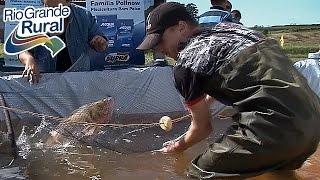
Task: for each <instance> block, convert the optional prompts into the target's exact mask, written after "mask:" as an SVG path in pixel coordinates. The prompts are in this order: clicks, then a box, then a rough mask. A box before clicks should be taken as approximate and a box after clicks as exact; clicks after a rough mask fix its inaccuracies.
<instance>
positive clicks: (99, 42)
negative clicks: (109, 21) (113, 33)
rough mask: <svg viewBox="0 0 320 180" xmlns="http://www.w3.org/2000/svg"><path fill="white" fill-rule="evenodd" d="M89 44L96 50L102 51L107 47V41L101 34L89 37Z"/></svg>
mask: <svg viewBox="0 0 320 180" xmlns="http://www.w3.org/2000/svg"><path fill="white" fill-rule="evenodd" d="M90 44H91V45H92V46H93V47H94V49H95V50H96V51H98V52H102V51H104V50H106V49H107V47H108V44H109V43H108V41H107V40H106V39H105V38H103V37H102V36H100V35H96V36H94V37H93V38H92V39H91V41H90Z"/></svg>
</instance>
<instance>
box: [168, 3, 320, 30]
mask: <svg viewBox="0 0 320 180" xmlns="http://www.w3.org/2000/svg"><path fill="white" fill-rule="evenodd" d="M169 1H172V0H167V2H169ZM175 1H176V2H180V3H183V4H188V3H194V4H196V5H197V7H198V9H199V15H200V14H201V13H203V12H205V11H207V10H208V9H209V7H210V0H197V1H190V0H175ZM230 2H231V3H232V6H233V9H238V10H240V12H241V14H242V19H241V22H242V23H243V24H244V25H246V26H249V27H251V26H255V25H263V26H273V25H287V24H320V0H230Z"/></svg>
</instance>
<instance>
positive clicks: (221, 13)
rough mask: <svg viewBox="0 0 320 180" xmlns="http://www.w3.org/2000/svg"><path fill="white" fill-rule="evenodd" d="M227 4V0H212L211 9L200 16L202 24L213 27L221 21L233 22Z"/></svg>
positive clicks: (204, 26)
mask: <svg viewBox="0 0 320 180" xmlns="http://www.w3.org/2000/svg"><path fill="white" fill-rule="evenodd" d="M227 4H228V1H227V0H211V5H212V7H211V8H210V9H211V10H210V11H207V12H205V13H203V14H202V15H200V16H199V24H200V26H201V27H203V28H212V27H213V26H215V25H216V24H218V23H219V22H233V18H232V15H231V13H230V12H228V11H227V10H226V8H227Z"/></svg>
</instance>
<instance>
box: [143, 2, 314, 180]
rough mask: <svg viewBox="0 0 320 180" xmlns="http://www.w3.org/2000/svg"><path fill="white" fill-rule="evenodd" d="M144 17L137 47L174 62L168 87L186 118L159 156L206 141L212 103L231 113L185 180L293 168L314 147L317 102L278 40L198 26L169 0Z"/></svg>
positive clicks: (227, 26) (228, 27)
mask: <svg viewBox="0 0 320 180" xmlns="http://www.w3.org/2000/svg"><path fill="white" fill-rule="evenodd" d="M149 17H150V18H149V19H150V21H149V22H148V25H147V27H148V28H147V35H146V37H145V39H144V41H143V42H142V43H141V44H140V46H139V47H138V49H140V50H147V49H155V50H156V51H158V52H161V53H164V54H165V55H167V56H169V57H171V58H173V59H174V60H176V64H175V67H174V69H173V75H174V83H175V86H176V89H177V90H178V91H179V93H180V94H181V95H182V96H183V97H184V100H185V106H186V107H187V108H188V109H189V111H190V113H191V116H192V118H191V125H190V127H189V129H188V131H187V132H186V134H185V136H184V137H183V138H181V139H179V140H177V141H175V140H173V141H168V142H166V143H164V144H163V149H162V151H163V152H165V153H176V152H182V151H185V150H187V149H188V148H190V147H191V146H193V145H195V144H197V143H198V142H200V141H202V140H204V139H205V138H207V137H208V136H209V134H210V133H212V130H213V127H214V125H215V124H213V125H212V124H211V123H212V122H211V117H210V116H211V114H210V104H212V103H213V102H214V101H220V102H221V103H223V104H225V105H228V106H232V107H234V108H235V109H236V110H237V113H236V114H235V115H234V116H233V117H232V119H233V121H234V124H233V125H232V126H231V127H229V129H228V130H227V132H226V133H225V134H224V135H223V136H222V137H221V138H220V139H218V140H216V141H215V142H214V143H212V144H211V145H210V146H209V147H208V149H207V150H206V151H205V152H203V153H202V154H200V155H199V156H197V157H196V158H194V159H193V161H192V163H191V165H190V167H189V168H188V173H187V174H188V176H189V177H192V178H196V179H214V178H223V177H237V176H241V178H243V177H249V176H255V175H259V174H262V173H265V172H268V171H275V170H294V169H297V168H300V167H301V165H302V164H303V163H304V161H305V160H306V159H307V158H308V157H309V156H310V155H311V154H313V153H314V152H315V151H316V150H317V148H318V145H319V140H320V131H319V129H318V128H316V127H320V121H319V117H320V99H319V97H318V96H317V95H316V94H315V93H314V92H313V91H312V89H311V88H310V87H309V86H308V83H307V81H306V79H305V78H304V77H303V76H302V75H301V74H300V73H299V72H298V71H297V70H296V69H295V68H294V67H293V62H292V61H291V60H290V59H289V58H288V57H287V56H286V55H285V54H284V53H283V51H282V50H281V48H280V46H279V44H278V42H277V41H276V40H274V39H269V38H267V37H265V36H263V34H261V33H259V32H256V31H254V30H251V29H248V28H246V27H244V26H242V25H239V24H235V23H224V22H221V23H218V24H217V25H216V26H214V27H213V28H211V29H202V28H199V26H198V23H197V21H196V20H195V19H194V18H193V17H192V15H191V14H190V13H188V11H187V10H186V8H185V7H184V6H183V5H181V4H179V3H174V2H170V3H164V4H162V5H160V6H158V7H156V8H155V9H154V10H153V11H152V12H151V13H150V14H149ZM213 123H214V122H213Z"/></svg>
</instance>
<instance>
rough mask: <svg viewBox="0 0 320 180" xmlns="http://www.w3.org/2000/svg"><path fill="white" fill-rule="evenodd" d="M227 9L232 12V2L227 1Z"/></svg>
mask: <svg viewBox="0 0 320 180" xmlns="http://www.w3.org/2000/svg"><path fill="white" fill-rule="evenodd" d="M226 10H227V11H228V12H231V10H232V4H231V2H230V1H227V5H226Z"/></svg>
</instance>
